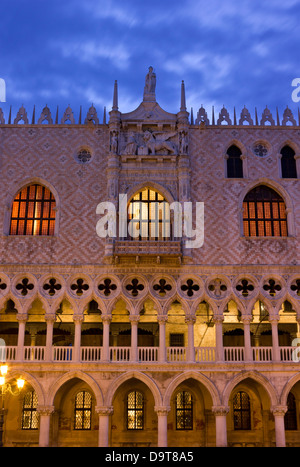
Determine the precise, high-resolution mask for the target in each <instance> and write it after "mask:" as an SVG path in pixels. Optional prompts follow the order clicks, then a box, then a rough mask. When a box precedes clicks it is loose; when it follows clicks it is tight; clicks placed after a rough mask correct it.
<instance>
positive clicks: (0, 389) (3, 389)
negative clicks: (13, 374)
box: [0, 365, 25, 447]
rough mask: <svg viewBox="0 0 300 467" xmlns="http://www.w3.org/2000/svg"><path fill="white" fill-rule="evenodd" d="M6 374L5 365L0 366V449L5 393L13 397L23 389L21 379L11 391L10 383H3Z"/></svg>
mask: <svg viewBox="0 0 300 467" xmlns="http://www.w3.org/2000/svg"><path fill="white" fill-rule="evenodd" d="M7 372H8V366H7V365H1V366H0V375H1V376H0V396H1V407H0V447H3V424H4V396H5V394H6V393H8V392H9V393H10V394H12V395H13V396H17V395H19V394H20V392H21V390H22V388H23V387H24V384H25V380H24V379H23V378H18V379H17V389H13V386H12V385H11V384H10V383H7V382H6V381H5V377H6V375H7Z"/></svg>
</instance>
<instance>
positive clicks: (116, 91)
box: [112, 80, 119, 110]
mask: <svg viewBox="0 0 300 467" xmlns="http://www.w3.org/2000/svg"><path fill="white" fill-rule="evenodd" d="M118 108H119V107H118V82H117V80H116V81H115V85H114V97H113V107H112V110H118Z"/></svg>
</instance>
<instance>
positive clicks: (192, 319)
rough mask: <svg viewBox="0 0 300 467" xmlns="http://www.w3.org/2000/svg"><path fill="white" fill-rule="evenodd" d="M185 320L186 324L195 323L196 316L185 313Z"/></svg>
mask: <svg viewBox="0 0 300 467" xmlns="http://www.w3.org/2000/svg"><path fill="white" fill-rule="evenodd" d="M185 322H186V323H187V324H195V322H196V316H193V315H187V316H186V317H185Z"/></svg>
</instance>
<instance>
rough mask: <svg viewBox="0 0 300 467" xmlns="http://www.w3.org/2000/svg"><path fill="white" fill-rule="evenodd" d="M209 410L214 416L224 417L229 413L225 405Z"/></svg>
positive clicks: (214, 406)
mask: <svg viewBox="0 0 300 467" xmlns="http://www.w3.org/2000/svg"><path fill="white" fill-rule="evenodd" d="M211 410H212V413H213V414H214V415H222V416H225V415H227V414H228V413H229V407H228V406H227V405H213V406H212V408H211Z"/></svg>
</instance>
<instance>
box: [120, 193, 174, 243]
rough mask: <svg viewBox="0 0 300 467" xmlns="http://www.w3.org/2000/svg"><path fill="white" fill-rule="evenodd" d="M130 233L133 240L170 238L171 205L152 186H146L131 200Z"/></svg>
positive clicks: (129, 213) (129, 214)
mask: <svg viewBox="0 0 300 467" xmlns="http://www.w3.org/2000/svg"><path fill="white" fill-rule="evenodd" d="M128 222H129V224H128V233H129V236H130V238H131V239H133V240H147V239H148V240H165V239H170V235H171V232H170V229H171V223H170V206H169V204H168V202H167V201H166V199H165V198H164V197H163V196H162V195H161V194H160V193H158V192H157V191H155V190H153V189H151V188H144V189H143V190H141V191H139V192H138V193H136V194H135V195H134V196H133V197H132V198H131V200H130V203H129V209H128Z"/></svg>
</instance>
